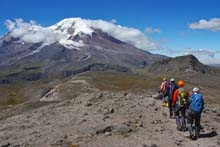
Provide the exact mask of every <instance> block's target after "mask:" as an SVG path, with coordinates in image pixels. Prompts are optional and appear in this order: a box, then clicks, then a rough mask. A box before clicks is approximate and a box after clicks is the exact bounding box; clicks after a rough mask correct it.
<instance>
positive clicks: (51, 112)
mask: <svg viewBox="0 0 220 147" xmlns="http://www.w3.org/2000/svg"><path fill="white" fill-rule="evenodd" d="M94 90H95V91H93V90H91V89H90V90H89V92H88V93H86V92H84V93H81V94H80V95H78V96H77V97H73V98H71V99H65V100H64V101H60V102H56V103H55V102H53V103H51V104H48V105H44V106H42V107H39V108H35V109H32V110H29V111H24V112H22V113H20V114H16V115H13V116H11V117H8V118H4V119H0V124H1V126H0V146H1V147H7V146H10V147H125V146H127V147H162V146H163V147H164V146H169V147H175V146H183V147H190V146H193V147H198V146H199V147H217V146H220V136H219V135H217V134H214V133H212V132H213V131H216V132H217V133H218V134H219V133H220V132H219V130H220V118H219V116H220V110H219V108H218V109H217V108H210V107H206V108H205V113H204V114H203V116H202V125H203V126H204V130H205V132H203V138H200V139H199V140H197V141H190V140H189V139H188V138H186V137H184V136H187V135H188V132H178V131H177V130H176V125H175V120H174V119H170V118H168V109H167V108H164V107H162V106H161V101H160V100H155V99H154V98H153V97H152V94H153V93H142V94H133V93H129V92H108V91H99V90H97V89H94ZM51 96H53V95H51ZM4 112H6V111H2V112H1V114H2V113H4ZM7 113H10V111H7ZM1 116H2V115H0V118H1Z"/></svg>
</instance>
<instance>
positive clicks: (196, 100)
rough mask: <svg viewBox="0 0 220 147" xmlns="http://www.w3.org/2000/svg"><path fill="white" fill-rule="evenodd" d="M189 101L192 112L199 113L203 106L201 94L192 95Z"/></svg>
mask: <svg viewBox="0 0 220 147" xmlns="http://www.w3.org/2000/svg"><path fill="white" fill-rule="evenodd" d="M191 99H192V101H191V104H190V109H191V110H192V111H193V112H196V113H201V112H202V109H203V105H204V102H203V96H202V95H201V94H193V95H192V97H191Z"/></svg>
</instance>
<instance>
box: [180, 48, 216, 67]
mask: <svg viewBox="0 0 220 147" xmlns="http://www.w3.org/2000/svg"><path fill="white" fill-rule="evenodd" d="M184 54H193V55H194V56H196V57H197V58H198V59H199V60H200V61H201V62H202V63H204V64H220V60H219V59H220V50H217V51H213V50H210V49H197V50H192V49H187V50H185V51H184Z"/></svg>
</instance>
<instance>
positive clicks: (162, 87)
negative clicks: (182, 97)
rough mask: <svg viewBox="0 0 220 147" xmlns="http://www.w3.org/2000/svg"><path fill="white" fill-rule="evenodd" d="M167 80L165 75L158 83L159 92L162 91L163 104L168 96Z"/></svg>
mask: <svg viewBox="0 0 220 147" xmlns="http://www.w3.org/2000/svg"><path fill="white" fill-rule="evenodd" d="M168 86H169V82H168V80H167V78H166V77H164V78H163V82H162V83H161V85H160V90H159V93H162V95H163V96H162V100H163V106H165V105H166V98H167V97H168Z"/></svg>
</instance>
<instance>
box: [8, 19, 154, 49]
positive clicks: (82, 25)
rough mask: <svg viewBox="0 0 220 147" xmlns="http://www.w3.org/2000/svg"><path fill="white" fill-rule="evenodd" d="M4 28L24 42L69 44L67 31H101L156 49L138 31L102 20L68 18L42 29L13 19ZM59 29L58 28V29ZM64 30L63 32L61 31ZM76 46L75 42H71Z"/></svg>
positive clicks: (149, 40) (76, 32)
mask: <svg viewBox="0 0 220 147" xmlns="http://www.w3.org/2000/svg"><path fill="white" fill-rule="evenodd" d="M5 24H6V26H7V28H8V30H9V31H10V32H11V35H12V36H13V37H19V38H21V39H22V40H23V41H25V42H30V43H39V42H44V43H46V44H48V43H53V42H56V41H58V42H69V40H68V38H69V37H70V34H68V30H70V29H72V30H74V32H73V34H74V35H77V34H79V35H80V34H82V33H84V34H88V35H91V33H92V32H93V29H94V28H95V29H101V30H102V31H103V32H106V33H108V34H109V35H111V36H113V37H115V38H117V39H119V40H121V41H124V42H127V43H130V44H132V45H134V46H136V47H138V48H141V49H144V50H154V49H157V48H158V46H157V43H156V42H155V41H153V40H151V39H150V38H149V37H147V36H146V35H145V34H144V33H143V32H141V31H140V30H138V29H135V28H130V27H125V26H121V25H117V24H115V21H114V22H112V21H111V22H108V21H104V20H90V19H82V18H68V19H64V20H62V21H60V22H58V23H57V24H55V25H53V26H49V27H42V26H40V25H37V24H36V22H34V21H30V22H24V21H23V20H22V19H15V21H11V20H7V21H6V23H5ZM58 27H59V28H58ZM61 29H62V30H65V31H61ZM72 44H76V42H72Z"/></svg>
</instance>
